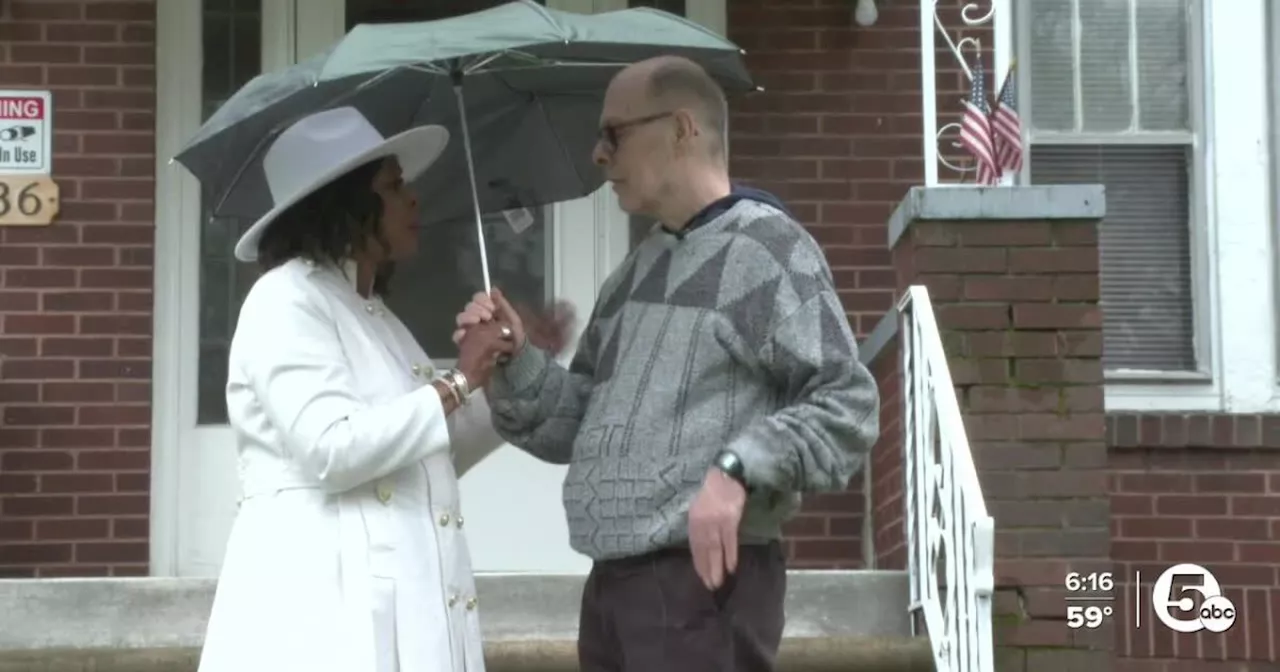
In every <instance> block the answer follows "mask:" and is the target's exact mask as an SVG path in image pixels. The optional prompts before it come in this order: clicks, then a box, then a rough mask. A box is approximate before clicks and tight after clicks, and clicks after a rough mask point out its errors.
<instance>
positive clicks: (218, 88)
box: [196, 0, 262, 425]
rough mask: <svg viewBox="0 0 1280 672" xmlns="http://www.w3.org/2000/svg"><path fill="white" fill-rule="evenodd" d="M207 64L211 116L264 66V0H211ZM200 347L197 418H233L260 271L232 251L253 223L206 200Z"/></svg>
mask: <svg viewBox="0 0 1280 672" xmlns="http://www.w3.org/2000/svg"><path fill="white" fill-rule="evenodd" d="M202 12H203V13H202V17H203V28H202V32H203V34H202V36H201V39H202V42H203V49H204V59H203V60H204V65H203V71H202V73H201V80H202V81H201V111H202V113H203V118H202V119H201V121H203V120H204V119H208V118H209V115H211V114H213V112H214V111H215V110H217V109H218V107H219V106H221V105H222V103H223V102H224V101H225V100H226V99H227V98H230V97H231V95H232V94H234V93H235V92H236V91H237V90H239V88H240V87H241V86H243V85H244V84H245V83H247V82H248V81H249V80H250V79H252V78H253V77H254V76H256V75H257V74H258V72H259V71H260V70H261V68H262V3H261V0H220V1H219V0H205V2H204V5H203V7H202ZM201 201H202V203H201V208H200V210H201V216H200V346H199V347H200V351H199V356H198V357H199V379H198V380H197V382H196V388H197V393H196V394H197V399H196V421H197V422H198V423H200V424H202V425H203V424H224V423H226V421H227V405H226V386H227V355H228V350H229V348H230V344H231V335H232V333H233V332H234V331H235V321H236V316H237V314H238V313H239V309H240V304H241V302H243V301H244V297H245V294H246V293H247V292H248V288H249V286H250V285H251V284H252V282H253V279H254V278H255V277H257V272H256V269H254V268H253V267H252V266H250V265H247V264H240V263H237V262H236V261H235V257H234V256H233V254H232V250H233V249H234V247H235V241H236V239H237V238H239V237H240V233H241V231H243V230H244V229H245V228H247V227H248V225H249V224H251V223H252V222H247V221H244V222H242V221H236V220H225V219H223V220H217V221H210V218H209V212H210V209H211V206H212V203H211V202H210V201H211V199H210V198H208V197H207V196H206V197H204V198H202V199H201Z"/></svg>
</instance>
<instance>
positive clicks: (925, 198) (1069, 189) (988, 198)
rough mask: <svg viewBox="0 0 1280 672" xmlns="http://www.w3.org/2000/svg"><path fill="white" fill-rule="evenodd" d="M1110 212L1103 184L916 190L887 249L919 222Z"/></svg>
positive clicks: (893, 219) (893, 226) (894, 220)
mask: <svg viewBox="0 0 1280 672" xmlns="http://www.w3.org/2000/svg"><path fill="white" fill-rule="evenodd" d="M1106 212H1107V198H1106V192H1105V190H1104V189H1103V187H1102V185H1100V184H1048V185H1034V186H1026V187H973V186H964V185H959V186H946V187H912V188H911V189H910V190H909V191H908V192H907V195H906V197H905V198H903V199H902V203H899V204H898V208H897V209H896V210H894V211H893V215H892V216H890V217H889V249H893V248H894V247H895V246H896V245H897V244H898V240H900V239H901V238H902V235H903V234H904V233H906V231H907V227H908V226H910V225H911V223H912V222H915V221H921V220H934V221H937V220H966V219H972V220H1018V219H1027V220H1033V219H1038V220H1045V219H1102V217H1103V215H1105V214H1106Z"/></svg>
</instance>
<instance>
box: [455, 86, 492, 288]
mask: <svg viewBox="0 0 1280 672" xmlns="http://www.w3.org/2000/svg"><path fill="white" fill-rule="evenodd" d="M453 93H454V96H453V97H454V98H455V99H456V100H457V101H458V119H459V120H461V122H462V149H463V151H464V152H466V155H467V178H468V179H469V180H470V182H471V205H472V207H474V208H475V213H476V238H477V240H478V241H479V243H480V268H481V269H482V271H483V272H484V293H485V294H488V293H490V292H491V291H492V289H493V288H492V287H491V286H490V285H489V253H488V251H487V250H486V248H487V247H488V246H487V245H485V243H484V222H483V221H482V219H481V215H480V194H479V191H478V190H477V189H476V164H475V161H474V159H472V157H471V132H470V130H468V129H467V105H466V101H465V100H464V99H463V97H462V77H461V74H460V73H458V74H455V75H454V77H453Z"/></svg>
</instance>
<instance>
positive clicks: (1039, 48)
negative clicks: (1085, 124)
mask: <svg viewBox="0 0 1280 672" xmlns="http://www.w3.org/2000/svg"><path fill="white" fill-rule="evenodd" d="M1071 6H1072V0H1030V1H1029V5H1028V12H1029V14H1030V16H1029V17H1028V19H1029V25H1030V26H1031V35H1029V36H1028V38H1029V42H1030V44H1029V51H1030V53H1031V67H1030V72H1031V73H1034V74H1033V75H1032V77H1031V86H1030V88H1031V125H1032V127H1033V128H1036V129H1039V130H1043V131H1071V130H1074V129H1075V124H1076V121H1075V119H1076V117H1075V74H1074V72H1075V65H1074V63H1075V61H1074V60H1073V59H1074V58H1075V56H1074V54H1075V48H1074V47H1073V46H1072V44H1073V40H1074V34H1075V33H1074V28H1073V19H1072V11H1071ZM1001 76H1003V75H1001Z"/></svg>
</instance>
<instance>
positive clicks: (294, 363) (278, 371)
mask: <svg viewBox="0 0 1280 672" xmlns="http://www.w3.org/2000/svg"><path fill="white" fill-rule="evenodd" d="M263 279H264V280H266V282H265V283H263V282H262V281H261V280H260V281H259V282H260V283H262V286H261V287H255V291H254V292H251V295H250V297H249V298H248V299H247V300H246V301H245V305H244V308H243V309H242V310H241V316H240V321H239V323H238V324H237V327H236V334H235V337H234V339H233V343H232V357H231V360H232V361H231V364H232V366H235V367H238V368H239V370H240V371H241V372H242V375H241V377H242V378H243V379H244V380H246V381H247V383H248V385H247V388H248V389H246V390H242V391H239V394H238V393H237V390H230V389H229V391H228V397H229V398H228V402H229V403H228V406H230V407H232V408H231V409H230V410H231V411H232V413H235V412H236V408H237V407H238V406H239V405H244V404H238V401H239V400H241V398H242V397H243V394H242V393H243V392H250V393H251V395H252V397H253V402H252V403H255V404H257V405H260V407H261V409H262V411H263V412H264V414H265V415H266V416H267V419H268V420H269V421H270V423H271V424H272V425H273V426H274V427H275V428H276V430H277V431H278V432H279V433H280V435H281V437H282V439H283V443H284V445H285V447H286V449H287V450H288V452H289V453H290V457H291V458H292V460H293V461H294V462H295V463H296V464H297V465H298V466H299V467H300V468H301V470H302V471H303V472H304V473H306V474H308V475H309V476H311V477H312V478H314V479H315V480H316V482H317V483H319V484H320V486H321V487H322V488H323V489H324V490H326V491H329V492H343V491H346V490H350V489H351V488H354V487H356V486H359V485H361V484H364V483H367V482H370V481H373V480H376V479H378V478H381V477H383V476H385V475H387V474H389V473H391V472H393V471H396V470H397V469H400V468H401V467H404V466H406V465H408V464H411V463H413V462H416V461H418V460H421V459H423V458H425V457H427V456H428V455H430V454H432V453H435V452H438V451H447V450H449V445H450V444H449V427H448V420H447V417H446V416H445V413H444V408H443V405H442V404H441V402H440V396H439V393H438V392H437V391H436V389H435V387H433V386H431V385H426V386H423V387H421V388H419V389H417V390H415V391H413V392H409V393H407V394H404V395H401V396H399V397H396V398H394V399H391V400H389V401H386V402H382V403H377V404H371V403H369V402H367V401H365V400H364V399H363V398H362V397H361V395H360V394H359V393H358V392H357V391H356V383H355V378H354V376H353V375H352V370H351V363H350V362H349V361H348V359H347V356H346V352H345V350H344V349H343V346H342V343H341V341H340V340H339V336H338V331H337V326H336V325H335V323H334V321H333V317H332V315H331V314H330V312H329V306H328V303H327V301H326V300H325V298H324V297H323V296H322V295H321V294H320V293H319V291H317V290H315V289H314V288H310V287H307V286H305V285H304V284H303V283H302V282H300V281H299V280H297V279H296V278H292V277H289V276H288V275H284V274H281V275H275V276H271V277H265V276H264V278H263ZM245 403H246V404H247V403H249V402H248V401H245Z"/></svg>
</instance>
